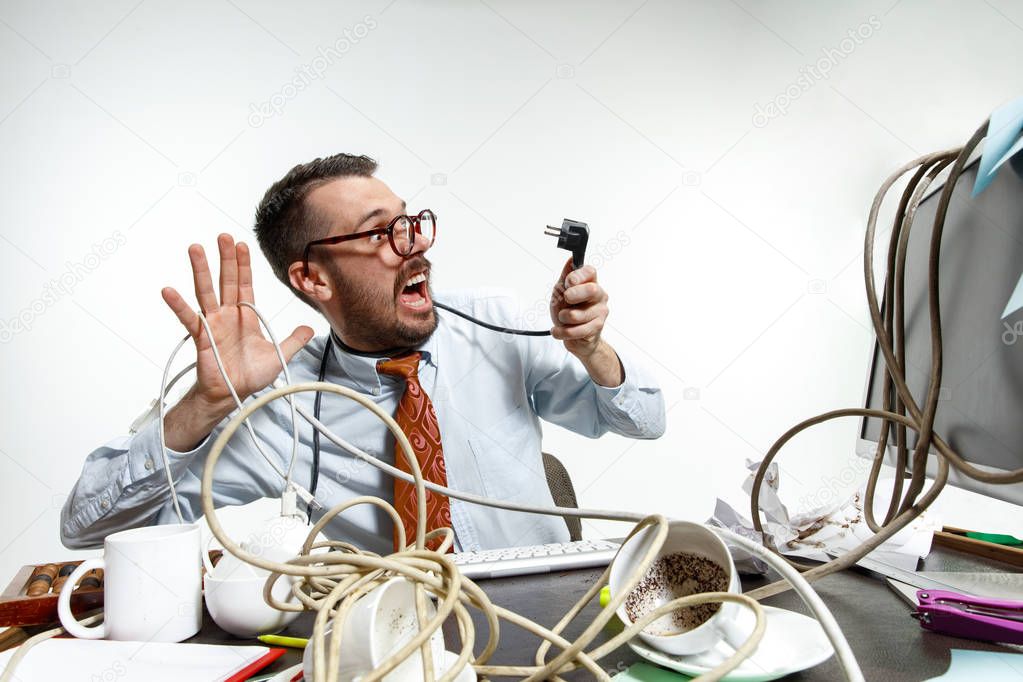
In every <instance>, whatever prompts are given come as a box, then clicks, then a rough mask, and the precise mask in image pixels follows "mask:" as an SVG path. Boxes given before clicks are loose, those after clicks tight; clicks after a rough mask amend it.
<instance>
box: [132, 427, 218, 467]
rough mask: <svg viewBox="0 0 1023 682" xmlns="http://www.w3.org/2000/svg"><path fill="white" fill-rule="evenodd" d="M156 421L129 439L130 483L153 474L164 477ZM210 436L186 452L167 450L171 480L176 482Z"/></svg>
mask: <svg viewBox="0 0 1023 682" xmlns="http://www.w3.org/2000/svg"><path fill="white" fill-rule="evenodd" d="M158 427H159V423H158V422H157V420H156V419H154V420H153V421H151V422H149V423H148V424H146V426H145V427H143V428H142V430H141V431H139V432H138V433H137V434H135V436H134V437H132V439H131V445H130V446H129V447H128V475H129V477H130V483H139V482H141V481H144V480H146V479H148V478H150V477H151V476H153V475H154V474H159V475H160V476H162V477H166V474H165V473H164V460H163V456H162V455H161V454H160V429H159V428H158ZM209 442H210V435H207V436H206V437H205V438H203V439H202V441H201V442H200V443H199V444H198V445H196V446H195V447H194V448H192V449H191V450H189V451H187V452H178V451H177V450H171V449H170V448H167V463H168V464H169V465H170V469H171V478H173V479H175V480H177V478H178V476H179V475H180V474H181V471H182V470H183V469H184V468H185V467H187V466H188V463H189V462H191V461H192V459H193V458H194V457H195V456H196V455H197V454H199V453H200V452H202V451H203V450H204V449H205V448H207V447H208V445H209Z"/></svg>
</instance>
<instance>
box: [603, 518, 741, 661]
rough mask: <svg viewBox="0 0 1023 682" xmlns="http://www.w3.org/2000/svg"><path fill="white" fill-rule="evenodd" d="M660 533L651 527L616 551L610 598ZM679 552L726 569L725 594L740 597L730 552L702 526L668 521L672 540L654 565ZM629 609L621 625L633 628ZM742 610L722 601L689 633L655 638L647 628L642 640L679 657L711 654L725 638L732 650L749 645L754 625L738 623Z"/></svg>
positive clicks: (622, 608) (622, 615)
mask: <svg viewBox="0 0 1023 682" xmlns="http://www.w3.org/2000/svg"><path fill="white" fill-rule="evenodd" d="M656 532H657V527H656V526H647V527H646V528H644V529H643V530H641V531H640V532H638V533H636V534H635V535H633V536H632V537H631V538H629V540H628V541H626V542H625V544H623V545H622V547H621V549H619V550H618V554H617V556H616V557H615V559H614V561H613V562H612V564H611V576H610V579H609V580H608V583H609V586H610V591H611V594H612V595H617V594H619V593H621V592H622V591H623V590H624V589H625V587H624V586H625V583H626V582H627V580H628V578H629V577H630V576H631V575H632V573H633V572H634V571H635V569H636V566H637V565H638V564H639V561H640V560H641V559H642V558H643V556H644V554H646V552H647V550H648V548H649V547H650V546H651V544H652V543H653V540H654V535H655V534H656ZM675 553H685V554H691V555H694V556H696V557H699V558H702V559H707V560H710V561H713V562H714V563H716V564H717V565H718V566H720V567H721V568H722V569H723V570H724V572H725V575H726V576H727V585H728V586H727V588H726V589H725V590H722V591H726V592H732V593H735V594H739V593H741V592H742V587H741V585H740V584H739V577H738V575H737V573H736V571H735V564H734V563H733V562H732V556H731V554H729V553H728V547H727V546H726V545H725V543H724V541H723V540H722V539H721V538H720V537H718V535H717V534H716V533H715V532H714V531H712V530H710V529H708V528H706V527H705V526H703V525H700V524H698V523H691V522H688V521H671V522H669V524H668V536H667V537H666V538H665V540H664V544H663V545H662V546H661V549H660V551H658V552H657V555H656V558H655V561H656V560H657V559H660V558H661V557H663V556H667V555H669V554H675ZM661 603H667V599H666V598H665V599H664V600H663V601H662V602H661ZM625 604H626V602H622V604H621V606H619V607H618V611H617V612H616V613H617V614H618V617H619V619H621V621H622V622H623V623H632V620H631V618H630V617H629V613H628V610H627V609H626V606H625ZM657 605H660V604H657ZM742 608H743V607H742V606H740V605H739V604H736V603H734V602H724V603H722V604H721V606H720V608H718V610H717V611H716V612H715V613H714V615H712V616H711V617H710V618H709V619H707V620H706V621H704V622H703V623H702V624H700V625H698V626H697V627H695V628H692V629H691V630H686V631H684V632H678V633H672V634H657V633H654V632H651V631H649V630H650V629H651V626H650V625H648V626H647V628H646V629H644V630H641V631H640V632H639V636H640V639H642V640H643V641H644V642H646V643H647V644H648V645H650V646H651V647H653V648H655V649H657V650H659V651H662V652H664V653H666V654H671V655H675V656H685V655H690V654H698V653H700V652H703V651H707V650H708V649H710V648H711V647H713V646H714V645H715V644H717V643H718V642H720V641H721V640H722V639H724V640H725V641H726V642H728V644H729V645H730V646H732V647H733V648H737V647H739V646H741V645H742V644H743V643H744V642H745V641H746V639H747V637H748V636H749V634H750V632H751V631H752V626H750V625H748V624H747V623H746V622H744V621H742V620H740V619H738V618H737V616H738V615H739V613H740V610H741V609H742Z"/></svg>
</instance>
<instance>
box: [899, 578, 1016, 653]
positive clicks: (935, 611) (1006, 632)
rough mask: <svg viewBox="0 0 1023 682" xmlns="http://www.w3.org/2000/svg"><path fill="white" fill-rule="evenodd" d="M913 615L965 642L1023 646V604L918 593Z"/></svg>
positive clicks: (941, 592) (927, 626)
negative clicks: (977, 640)
mask: <svg viewBox="0 0 1023 682" xmlns="http://www.w3.org/2000/svg"><path fill="white" fill-rule="evenodd" d="M916 598H917V601H918V602H919V605H918V606H917V609H916V611H915V612H914V613H913V614H911V615H912V616H913V617H914V618H916V619H917V620H919V621H920V625H921V626H922V627H923V628H925V629H927V630H931V631H932V632H940V633H943V634H946V635H952V636H954V637H965V638H966V639H982V640H986V641H989V642H1003V643H1005V644H1023V602H1019V601H1010V600H1007V599H985V598H982V597H973V596H970V595H967V594H959V593H958V592H946V591H944V590H917V593H916Z"/></svg>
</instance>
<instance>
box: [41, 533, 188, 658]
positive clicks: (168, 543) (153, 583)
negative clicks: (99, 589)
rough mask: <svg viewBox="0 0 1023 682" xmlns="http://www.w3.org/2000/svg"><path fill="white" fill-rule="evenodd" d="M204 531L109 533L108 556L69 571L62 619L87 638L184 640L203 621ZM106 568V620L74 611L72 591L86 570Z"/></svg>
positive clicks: (66, 626) (105, 546)
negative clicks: (87, 620)
mask: <svg viewBox="0 0 1023 682" xmlns="http://www.w3.org/2000/svg"><path fill="white" fill-rule="evenodd" d="M199 547H200V533H199V527H198V526H195V525H191V524H188V525H183V524H174V525H165V526H149V527H146V528H135V529H132V530H126V531H121V532H119V533H113V534H111V535H108V536H107V537H106V539H105V540H104V541H103V556H102V557H97V558H94V559H86V560H85V561H83V562H82V563H81V564H80V565H79V566H78V568H76V569H75V570H74V572H73V573H72V574H71V575H69V576H68V579H67V581H66V582H65V583H64V587H63V588H61V591H60V597H59V599H58V601H57V613H58V615H59V616H60V623H61V625H63V626H64V629H65V630H67V631H68V632H69V633H70V634H72V635H74V636H75V637H80V638H82V639H113V640H119V641H139V642H181V641H183V640H186V639H188V638H189V637H191V636H192V635H194V634H195V633H197V632H198V631H199V628H200V627H201V626H202V592H201V585H202V580H201V575H202V573H201V565H202V564H201V562H200V558H199ZM93 568H102V569H103V571H104V575H103V623H102V624H100V625H96V626H93V627H86V626H84V625H82V624H81V623H79V622H78V621H77V620H75V617H74V616H73V615H72V614H71V592H72V591H73V590H74V587H75V584H76V583H77V582H78V580H79V578H81V577H82V576H83V575H84V574H85V573H86V571H89V570H91V569H93Z"/></svg>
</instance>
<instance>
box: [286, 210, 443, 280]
mask: <svg viewBox="0 0 1023 682" xmlns="http://www.w3.org/2000/svg"><path fill="white" fill-rule="evenodd" d="M385 234H386V235H387V240H388V241H389V242H391V249H393V250H394V252H395V253H396V254H398V255H399V256H401V257H402V258H405V257H407V256H408V255H410V254H411V253H412V250H413V249H415V248H416V235H419V236H420V238H422V239H425V240H426V244H427V245H428V246H429V245H432V244H433V242H434V240H435V239H436V238H437V216H436V215H434V213H433V211H431V210H430V209H426V210H423V211H420V212H419V215H414V216H410V215H398V216H395V217H394V219H393V220H392V221H391V222H390V223H388V225H387V227H378V228H377V229H375V230H366V231H365V232H356V233H355V234H341V235H337V236H336V237H325V238H323V239H316V240H313V241H311V242H309V243H308V244H306V245H305V252H304V253H303V254H302V265H303V266H304V267H305V271H306V273H308V272H309V250H310V249H311V248H313V247H314V246H320V245H330V244H340V243H341V242H347V241H351V240H353V239H362V238H363V237H371V238H372V237H383V235H385Z"/></svg>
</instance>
